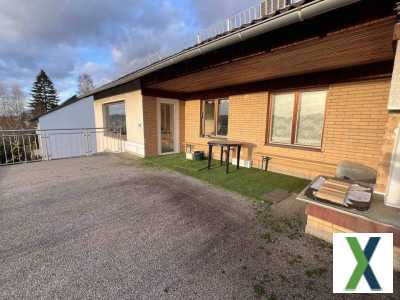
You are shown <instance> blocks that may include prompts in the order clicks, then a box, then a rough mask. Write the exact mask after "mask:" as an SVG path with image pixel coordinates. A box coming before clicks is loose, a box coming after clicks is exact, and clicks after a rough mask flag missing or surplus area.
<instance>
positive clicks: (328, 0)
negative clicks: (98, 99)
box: [80, 0, 362, 98]
mask: <svg viewBox="0 0 400 300" xmlns="http://www.w3.org/2000/svg"><path fill="white" fill-rule="evenodd" d="M360 1H362V0H315V1H312V2H309V3H306V4H304V5H302V6H299V7H296V8H294V9H291V10H288V11H286V12H283V13H281V14H279V15H277V16H274V17H271V18H267V19H265V20H262V21H260V22H258V23H256V24H252V25H249V26H248V27H246V28H243V29H239V30H235V31H234V32H231V33H228V34H226V35H224V36H222V37H219V38H216V39H213V40H211V41H209V42H206V43H204V44H200V45H197V46H194V47H192V48H188V49H186V50H183V51H181V52H178V53H175V54H173V55H171V56H168V57H166V58H164V59H162V60H160V61H158V62H155V63H153V64H151V65H149V66H147V67H144V68H141V69H139V70H137V71H135V72H133V73H131V74H128V75H125V76H123V77H122V78H120V79H117V80H114V81H111V82H109V83H107V84H105V85H103V86H100V87H98V88H96V89H94V90H92V91H91V92H90V93H89V94H86V95H83V96H81V97H80V98H85V97H88V96H92V95H95V94H97V93H100V92H102V91H105V90H108V89H111V88H115V87H117V86H120V85H123V84H125V83H128V82H131V81H134V80H137V79H140V78H141V77H143V76H145V75H148V74H150V73H152V72H155V71H158V70H161V69H163V68H166V67H169V66H172V65H175V64H177V63H180V62H183V61H185V60H188V59H191V58H194V57H197V56H200V55H203V54H206V53H209V52H211V51H214V50H217V49H221V48H224V47H227V46H231V45H234V44H236V43H239V42H243V41H245V40H248V39H250V38H254V37H256V36H259V35H261V34H264V33H267V32H271V31H274V30H277V29H279V28H282V27H285V26H288V25H293V24H295V23H299V22H303V21H306V20H308V19H311V18H313V17H316V16H318V15H321V14H324V13H327V12H329V11H333V10H336V9H339V8H342V7H345V6H348V5H351V4H354V3H357V2H360Z"/></svg>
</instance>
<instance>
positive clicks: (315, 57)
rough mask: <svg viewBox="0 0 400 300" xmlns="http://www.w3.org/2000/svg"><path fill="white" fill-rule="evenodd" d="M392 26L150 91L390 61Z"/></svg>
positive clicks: (338, 36)
mask: <svg viewBox="0 0 400 300" xmlns="http://www.w3.org/2000/svg"><path fill="white" fill-rule="evenodd" d="M394 24H395V19H394V18H393V17H390V18H385V19H383V20H380V21H376V22H373V23H368V24H364V25H359V26H356V27H354V28H351V29H348V30H341V31H339V32H334V33H331V34H328V35H327V36H326V37H323V38H314V39H310V40H306V41H303V42H300V43H296V44H294V45H288V46H285V47H280V48H277V49H273V50H272V51H271V52H268V53H263V54H260V55H256V56H252V57H250V58H247V59H241V60H236V61H233V62H231V63H229V64H224V65H222V66H218V67H215V68H212V69H208V70H204V71H200V72H197V73H192V74H189V75H186V76H181V77H178V78H175V79H172V80H167V81H164V82H160V83H155V84H153V85H150V87H151V88H155V89H161V90H169V91H176V92H185V93H189V92H196V91H201V90H208V89H216V88H220V87H223V86H229V85H238V84H243V83H248V82H254V81H260V80H267V79H273V78H279V77H285V76H295V75H299V74H305V73H310V72H319V71H327V70H332V69H337V68H344V67H347V66H354V65H363V64H369V63H374V62H379V61H386V60H391V59H393V57H394V53H393V48H392V38H393V32H394Z"/></svg>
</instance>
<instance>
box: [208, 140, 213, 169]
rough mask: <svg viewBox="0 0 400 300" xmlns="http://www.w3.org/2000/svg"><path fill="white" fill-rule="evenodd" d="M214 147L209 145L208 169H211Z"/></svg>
mask: <svg viewBox="0 0 400 300" xmlns="http://www.w3.org/2000/svg"><path fill="white" fill-rule="evenodd" d="M212 147H213V146H212V145H208V167H207V168H208V169H211V160H212Z"/></svg>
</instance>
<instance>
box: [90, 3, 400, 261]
mask: <svg viewBox="0 0 400 300" xmlns="http://www.w3.org/2000/svg"><path fill="white" fill-rule="evenodd" d="M282 3H283V5H282ZM279 5H281V6H279ZM395 6H396V1H380V0H313V1H275V0H270V1H264V2H263V4H262V5H261V6H260V7H261V9H262V12H261V14H262V18H260V19H256V20H251V22H249V23H248V24H241V26H239V27H235V26H233V25H230V22H227V23H228V25H227V27H228V30H227V31H224V32H221V33H220V34H218V35H217V36H214V37H207V38H206V39H202V38H201V36H199V37H198V43H197V44H196V45H194V46H193V47H191V48H188V49H185V50H183V51H181V52H179V53H176V54H174V55H172V56H170V57H167V58H165V59H163V60H161V61H158V62H156V63H154V64H152V65H150V66H147V67H145V68H143V69H140V70H137V71H135V72H133V73H131V74H128V75H126V76H124V77H122V78H120V79H118V80H116V81H113V82H110V83H108V84H106V85H104V86H102V87H100V88H98V89H96V90H94V91H93V92H92V93H91V95H93V96H94V100H95V101H94V107H95V124H96V127H109V126H111V127H112V126H115V127H118V128H123V132H124V139H125V140H126V144H125V145H126V150H127V151H131V152H133V153H136V154H138V155H141V156H152V155H165V154H169V153H177V152H183V151H185V149H186V147H187V146H188V145H189V146H190V147H191V148H192V149H194V150H203V151H205V152H206V153H207V149H208V148H207V142H208V141H209V140H210V139H211V138H212V139H215V138H220V139H232V140H239V141H242V142H244V143H246V145H245V147H244V149H242V153H241V162H240V163H241V164H242V165H246V166H252V167H255V168H260V167H261V166H262V160H263V156H268V157H269V158H271V160H270V161H269V170H271V171H275V172H281V173H285V174H290V175H294V176H299V177H304V178H310V179H311V178H314V177H315V176H317V175H320V174H322V175H329V176H331V175H335V172H336V168H337V165H338V164H339V163H340V162H341V161H343V160H350V161H353V162H356V163H360V164H363V165H365V166H368V167H371V168H373V169H375V170H376V171H377V174H378V175H377V181H376V188H375V192H376V197H377V198H380V197H381V198H383V197H386V198H387V199H388V197H389V196H390V197H392V198H393V197H394V198H396V197H397V198H398V197H400V196H398V195H394V196H393V195H389V193H387V191H388V190H389V192H390V189H389V187H390V186H398V184H399V183H398V179H396V176H393V175H395V174H398V172H399V171H398V156H392V153H393V149H394V144H395V139H396V135H395V129H396V128H397V127H399V125H400V97H398V95H399V93H400V48H399V47H398V45H397V40H398V39H399V38H400V25H399V24H398V22H399V18H398V16H397V14H396V10H395ZM279 8H281V9H279ZM214 155H215V156H216V157H219V153H218V151H216V152H215V153H214ZM233 157H235V156H233ZM393 157H394V159H392V158H393ZM394 166H397V167H396V168H397V169H396V168H394ZM390 174H392V176H391V175H390ZM397 176H398V175H397ZM397 190H398V189H397ZM399 200H400V199H394V200H393V202H392V205H393V204H394V205H396V203H397V204H399ZM375 201H377V202H376V203H378V201H380V202H379V205H380V206H379V207H380V208H379V209H378V211H377V212H376V213H375V214H374V216H371V215H368V214H356V213H353V212H350V211H346V210H345V209H343V210H341V209H333V208H331V207H329V206H323V205H316V204H312V203H311V204H309V205H308V208H307V211H306V213H307V215H308V224H307V228H306V231H307V232H308V233H310V234H313V235H315V236H317V237H320V238H323V239H325V240H330V239H331V237H332V233H333V232H338V231H356V232H357V231H358V232H364V231H365V232H371V231H372V232H373V231H383V232H393V233H394V234H395V247H396V248H395V256H396V257H397V258H396V268H400V223H399V220H398V219H399V214H400V211H399V209H397V208H393V207H389V206H384V205H383V201H381V200H379V199H378V200H375Z"/></svg>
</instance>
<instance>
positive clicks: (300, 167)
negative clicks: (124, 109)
mask: <svg viewBox="0 0 400 300" xmlns="http://www.w3.org/2000/svg"><path fill="white" fill-rule="evenodd" d="M389 86H390V79H377V80H370V81H359V82H349V83H340V84H332V85H330V86H329V87H328V88H327V89H328V96H327V108H326V109H327V112H326V121H325V128H324V137H323V146H322V150H321V151H312V150H304V149H294V148H287V147H277V146H268V145H266V144H265V143H266V136H267V123H268V119H267V118H268V92H267V91H266V92H258V93H251V94H244V95H234V96H230V97H229V99H230V111H229V129H228V130H229V133H228V138H230V139H234V140H240V141H243V142H247V143H249V145H248V146H247V147H245V150H244V152H243V155H242V159H250V160H252V161H253V164H254V166H255V167H260V166H261V161H260V154H265V155H269V156H271V157H272V158H273V159H272V160H271V161H270V165H269V166H270V170H273V171H278V172H282V173H286V174H291V175H295V176H300V177H306V178H312V177H315V176H316V175H318V174H326V175H333V174H335V171H336V166H337V164H338V163H339V162H340V161H341V160H345V159H347V160H352V161H355V162H359V163H362V164H365V165H367V166H370V167H373V168H375V169H377V168H378V165H379V163H380V160H381V151H382V149H381V148H382V139H383V137H384V134H385V126H386V123H387V120H388V112H387V109H386V107H387V101H388V94H389ZM288 88H290V87H288ZM207 140H208V139H207V138H202V137H200V100H191V101H187V102H186V104H185V142H186V143H190V144H193V145H194V146H195V149H198V150H206V149H207V147H206V143H207ZM215 155H216V156H217V155H218V152H216V153H215Z"/></svg>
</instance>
